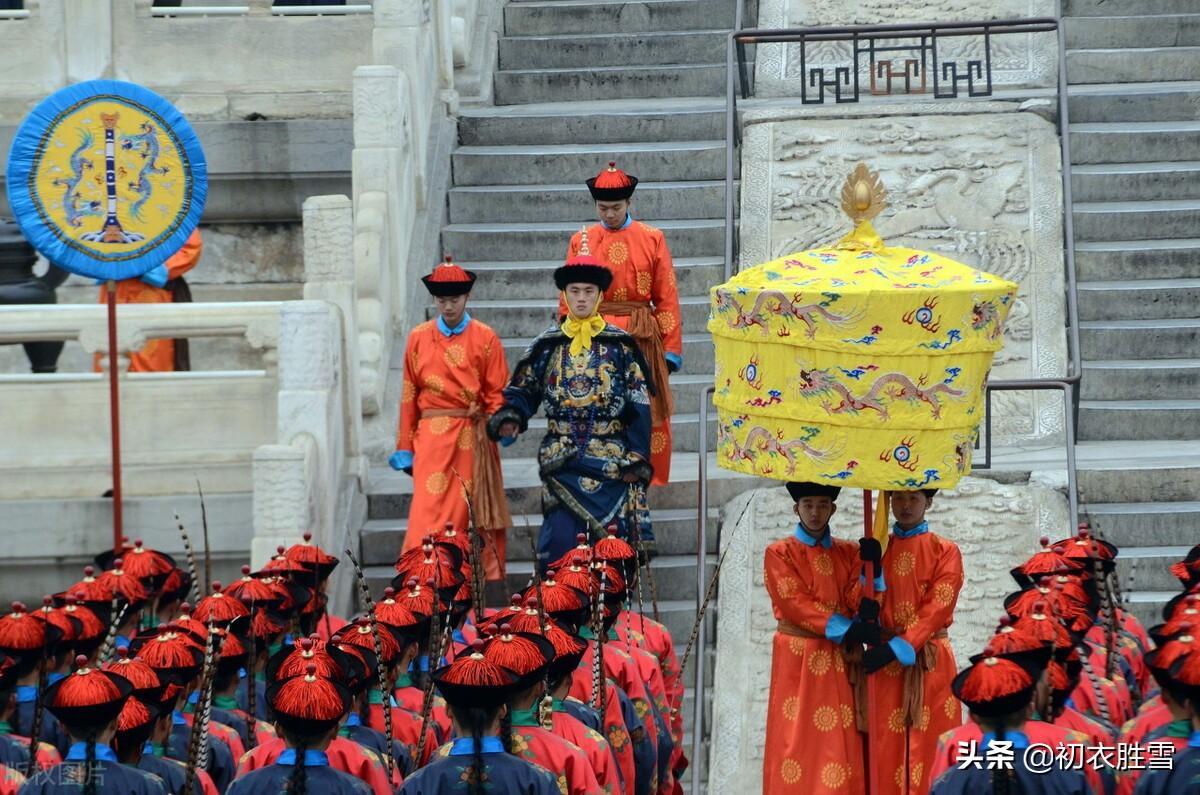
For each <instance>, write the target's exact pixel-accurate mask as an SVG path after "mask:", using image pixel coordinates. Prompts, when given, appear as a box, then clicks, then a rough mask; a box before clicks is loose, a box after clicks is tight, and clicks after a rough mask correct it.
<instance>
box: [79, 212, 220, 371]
mask: <svg viewBox="0 0 1200 795" xmlns="http://www.w3.org/2000/svg"><path fill="white" fill-rule="evenodd" d="M203 249H204V242H203V241H202V240H201V239H200V230H199V229H196V230H195V231H194V232H192V234H191V235H190V236H189V237H188V239H187V240H186V241H184V244H183V247H182V248H180V249H179V250H178V251H176V252H175V253H174V254H172V255H171V257H170V259H168V260H167V261H166V263H165V264H166V266H167V279H168V280H171V279H178V278H179V277H180V276H183V274H185V273H187V272H188V271H190V270H191V269H192V268H194V267H196V263H198V262H199V261H200V254H201V252H202V250H203ZM107 302H108V288H107V286H105V285H101V286H100V303H102V304H104V303H107ZM117 303H118V304H169V303H171V291H170V290H167V289H164V288H162V287H155V286H154V285H152V284H146V283H145V282H143V281H142V280H141V279H122V280H121V281H119V282H117ZM120 316H121V315H120V312H119V311H118V312H117V322H118V323H120V322H121V320H120ZM102 358H103V356H102V354H99V353H98V354H96V356H95V360H94V362H93V364H92V369H93V370H95V371H96V372H100V371H101V370H102V366H101V360H102ZM174 370H175V340H169V339H168V340H149V341H148V342H147V343H146V347H144V348H142V349H141V350H140V351H138V352H137V353H131V354H130V355H129V372H131V373H169V372H173V371H174Z"/></svg>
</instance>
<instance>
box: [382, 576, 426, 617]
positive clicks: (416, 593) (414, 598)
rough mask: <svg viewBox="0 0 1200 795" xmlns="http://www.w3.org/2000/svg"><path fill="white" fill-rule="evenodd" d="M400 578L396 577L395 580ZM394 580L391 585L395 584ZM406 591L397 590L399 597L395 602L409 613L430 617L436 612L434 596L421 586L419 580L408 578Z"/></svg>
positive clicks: (402, 589)
mask: <svg viewBox="0 0 1200 795" xmlns="http://www.w3.org/2000/svg"><path fill="white" fill-rule="evenodd" d="M399 579H400V578H399V577H397V578H396V580H399ZM396 580H392V584H393V585H395V584H396ZM405 585H406V589H404V588H398V589H397V590H396V592H397V593H398V594H400V597H399V598H398V599H397V600H396V601H397V602H400V603H401V604H403V605H405V606H406V607H407V608H408V609H409V610H410V611H411V612H413V613H416V614H420V615H423V616H432V615H433V614H434V612H436V608H435V607H434V602H435V600H436V596H435V595H434V592H433V589H432V588H428V587H426V586H423V585H421V582H420V580H418V579H417V578H416V577H409V578H408V580H407V581H406V583H405Z"/></svg>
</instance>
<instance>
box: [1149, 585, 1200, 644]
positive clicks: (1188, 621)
mask: <svg viewBox="0 0 1200 795" xmlns="http://www.w3.org/2000/svg"><path fill="white" fill-rule="evenodd" d="M1184 627H1189V628H1190V627H1200V595H1198V594H1192V593H1190V594H1187V595H1186V596H1185V597H1184V598H1183V599H1182V600H1181V601H1180V602H1179V603H1178V604H1176V605H1175V609H1174V610H1173V611H1172V612H1171V618H1170V620H1169V621H1167V622H1166V623H1165V624H1163V625H1162V629H1160V630H1159V632H1160V633H1161V634H1162V635H1164V636H1166V637H1170V636H1172V635H1178V634H1179V633H1180V632H1182V631H1183V628H1184Z"/></svg>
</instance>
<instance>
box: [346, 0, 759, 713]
mask: <svg viewBox="0 0 1200 795" xmlns="http://www.w3.org/2000/svg"><path fill="white" fill-rule="evenodd" d="M733 14H734V2H733V0H649V1H648V2H641V3H625V2H619V1H614V0H537V1H534V2H531V1H529V0H511V1H510V2H509V4H508V5H507V6H506V7H505V10H504V26H503V30H502V32H501V38H500V41H499V48H498V64H497V70H496V72H495V75H494V105H489V106H477V107H463V108H462V110H461V113H460V117H459V128H458V130H459V147H458V148H457V150H456V151H455V152H454V153H453V155H452V171H453V179H452V186H451V189H450V191H449V208H448V211H449V212H448V221H449V223H448V224H447V225H446V226H445V227H443V229H442V245H443V249H444V250H445V251H446V252H447V253H450V254H452V255H453V256H454V259H455V261H456V262H459V263H461V264H463V266H464V267H467V268H470V269H472V270H475V271H476V272H478V273H479V277H480V281H479V284H478V287H477V288H476V291H475V293H476V294H475V296H474V298H473V300H472V302H471V307H470V311H471V313H472V315H473V316H474V317H476V318H478V319H479V320H481V321H483V322H485V323H487V324H489V325H490V326H492V327H493V328H494V329H495V330H496V331H497V333H498V334H499V335H500V336H501V337H502V339H503V341H504V348H505V355H506V356H507V358H508V363H509V366H510V368H511V367H512V366H513V365H514V364H515V363H516V360H517V359H518V358H519V356H520V354H521V353H522V351H523V350H524V348H525V347H526V346H527V344H528V343H529V341H530V340H531V338H533V337H534V336H535V335H537V334H539V333H540V332H542V331H543V330H544V329H546V328H547V327H548V326H549V325H550V324H551V323H552V322H553V321H554V319H555V314H556V308H557V295H556V291H555V288H554V285H553V282H552V280H551V271H552V270H553V269H554V268H556V267H558V265H560V264H561V263H562V261H563V258H564V256H565V254H566V249H567V243H568V240H569V239H570V236H571V234H572V233H573V232H575V231H577V230H578V229H579V228H580V227H581V226H582V225H585V224H591V223H594V222H595V209H594V205H593V203H592V201H591V198H590V196H589V195H588V193H587V190H586V188H585V186H584V184H583V182H584V180H585V179H587V178H588V177H590V176H593V175H595V174H596V173H597V172H598V171H599V170H600V169H601V168H602V167H603V166H604V165H605V164H606V163H607V161H609V160H616V161H617V162H618V164H619V165H620V167H621V168H622V169H624V170H626V171H628V172H629V173H631V174H634V175H636V176H637V177H638V178H639V179H640V183H639V186H638V191H637V193H636V194H635V196H634V203H633V214H634V217H635V218H637V219H639V220H645V221H646V222H647V223H650V224H652V225H654V226H657V227H659V228H660V229H662V230H663V231H664V232H665V233H666V237H667V242H668V244H669V245H670V248H671V252H672V254H673V257H674V262H675V269H676V275H677V279H678V284H679V290H680V296H681V300H682V314H683V318H682V322H683V330H684V367H683V369H682V371H681V372H679V373H676V374H675V375H674V376H672V378H671V386H672V389H673V390H674V394H675V402H676V414H675V416H674V427H673V430H674V444H675V452H674V457H673V462H672V482H671V484H669V485H668V486H665V487H662V488H654V489H652V490H651V492H650V505H651V508H652V519H653V522H654V530H655V534H656V536H657V540H658V545H659V550H660V553H661V556H660V557H659V558H658V559H657V560H656V561H655V564H654V570H655V572H656V581H657V586H658V599H659V607H660V610H661V615H662V619H663V622H664V623H665V624H666V625H667V626H668V628H669V629H670V630H671V633H672V635H673V636H674V637H675V639H676V643H677V646H678V647H679V652H680V653H681V654H682V651H683V645H684V644H685V643H686V641H687V638H688V634H689V632H690V630H691V627H692V623H693V621H694V620H695V599H696V579H697V572H696V544H697V536H696V508H697V502H696V494H697V483H696V474H697V463H698V454H697V447H698V431H699V418H698V412H699V405H700V400H701V399H702V398H703V395H704V390H705V388H706V387H708V386H709V385H710V384H711V383H712V372H713V370H712V367H713V364H712V344H711V341H710V339H709V337H708V334H707V332H706V330H705V323H706V320H707V316H708V299H707V292H708V288H709V287H710V286H712V285H714V284H717V283H719V282H720V281H722V279H723V273H724V271H723V265H722V263H723V253H722V252H723V246H724V242H723V241H724V237H723V236H724V220H723V218H724V176H725V165H724V162H725V161H724V156H725V155H724V152H725V150H724V142H723V138H724V100H723V90H724V81H725V76H724V73H725V68H724V37H725V35H726V34H727V32H728V30H729V28H730V27H731V26H732V23H733ZM427 316H430V315H427ZM397 354H398V356H397V358H396V359H395V361H394V363H393V368H394V369H395V370H396V371H397V372H394V373H393V377H397V378H398V370H399V367H400V363H401V362H400V358H399V356H400V355H402V351H397ZM710 416H712V415H710ZM544 427H545V420H544V419H541V418H536V419H535V420H534V421H533V422H532V423H531V428H530V432H529V433H528V434H525V435H524V436H523V437H522V438H521V439H520V440H519V441H518V442H517V444H515V445H513V446H512V447H510V448H507V449H505V450H504V452H503V465H504V471H505V486H506V488H507V492H508V498H509V503H510V507H511V509H512V513H513V517H514V523H515V525H516V527H515V528H514V529H512V530H510V531H509V538H508V558H509V561H510V564H509V569H508V571H509V576H508V579H509V587H510V589H516V588H523V587H524V586H525V585H526V584H527V582H528V579H529V574H530V571H531V567H532V561H531V558H532V549H531V545H530V541H529V537H530V534H531V533H536V530H537V528H538V526H539V525H540V522H541V511H540V496H539V494H540V484H539V483H538V480H537V464H536V458H535V456H536V453H537V446H538V443H539V442H540V436H541V433H540V432H541V430H542V429H544ZM709 433H710V435H709V446H710V448H711V446H712V444H713V442H714V441H715V425H710V427H709ZM714 470H715V466H713V467H710V471H711V472H712V478H711V481H710V494H711V496H712V500H711V503H710V505H711V506H712V511H711V513H710V519H711V520H712V521H710V525H709V527H710V532H709V536H708V544H707V553H708V556H709V557H708V564H707V567H706V568H707V572H706V576H707V575H708V574H711V571H712V568H713V566H714V565H715V559H716V555H715V553H716V550H717V545H716V542H717V535H716V534H717V522H716V518H717V516H716V508H717V507H718V506H720V505H721V504H723V502H724V501H726V500H727V499H729V498H730V497H731V496H733V494H735V493H736V492H737V491H740V490H742V489H745V488H748V487H750V486H752V485H753V484H754V483H755V481H753V480H751V479H748V478H742V477H738V476H733V475H730V474H729V473H726V472H723V471H714ZM411 489H412V485H411V481H410V480H409V479H408V478H407V477H406V476H403V475H400V474H397V473H392V472H390V471H389V470H386V469H375V470H373V472H372V478H371V493H370V494H369V503H368V506H369V507H368V521H367V523H366V525H365V527H364V529H363V532H362V539H361V546H362V556H363V559H364V562H365V564H366V565H367V566H368V567H369V576H370V577H371V579H372V580H374V581H375V583H376V586H377V587H382V582H384V581H386V580H388V579H390V577H391V575H392V571H391V564H392V563H393V561H394V560H395V557H396V554H397V551H398V550H399V548H400V546H401V543H402V540H403V536H404V533H405V532H406V530H407V528H406V517H407V514H408V505H409V501H410V494H411ZM645 600H646V608H647V610H649V609H650V595H649V591H648V589H647V591H646V594H645ZM712 619H715V611H713V614H710V621H709V624H708V626H709V627H710V632H709V641H710V645H709V648H708V649H705V650H703V651H702V652H701V653H697V654H695V655H694V657H693V663H692V664H691V665H689V669H691V668H692V667H694V665H695V664H696V662H697V661H703V662H704V663H705V664H706V665H708V666H709V668H708V670H709V671H710V672H711V666H712V646H711V641H712V638H713V635H714V629H715V620H712ZM685 675H686V677H687V681H688V682H691V681H692V677H693V676H694V673H693V672H692V671H691V670H688V671H686V672H685ZM709 681H710V682H711V678H709ZM693 701H694V699H693V698H692V694H691V692H690V690H689V693H688V696H687V705H686V712H687V714H686V715H685V722H686V725H687V726H688V727H689V728H690V726H691V713H692V704H693Z"/></svg>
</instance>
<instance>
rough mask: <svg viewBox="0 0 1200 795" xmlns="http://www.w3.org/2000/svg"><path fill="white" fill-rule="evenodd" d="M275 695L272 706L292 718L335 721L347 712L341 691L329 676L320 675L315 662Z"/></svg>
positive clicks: (284, 684)
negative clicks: (327, 677)
mask: <svg viewBox="0 0 1200 795" xmlns="http://www.w3.org/2000/svg"><path fill="white" fill-rule="evenodd" d="M274 696H275V698H274V699H273V700H272V701H271V708H272V709H273V710H275V711H276V712H279V713H282V714H284V715H287V716H289V717H292V718H300V719H302V720H311V721H336V720H338V719H339V718H341V716H342V713H343V712H345V711H346V703H345V701H344V700H343V696H342V692H340V691H339V690H338V688H337V686H336V685H334V683H333V682H331V681H330V680H329V679H326V678H325V677H322V676H320V675H318V673H317V665H316V664H315V663H309V664H308V666H307V667H306V669H305V672H304V675H303V676H295V677H292V678H291V679H289V680H287V681H286V682H284V683H283V684H282V685H281V686H280V687H279V689H278V690H276V691H275V693H274Z"/></svg>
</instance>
